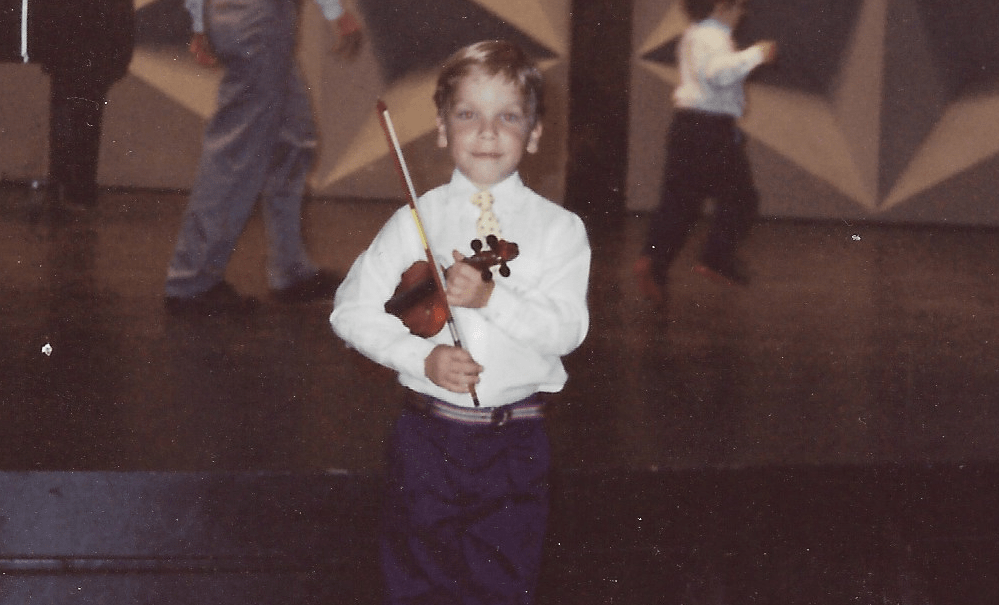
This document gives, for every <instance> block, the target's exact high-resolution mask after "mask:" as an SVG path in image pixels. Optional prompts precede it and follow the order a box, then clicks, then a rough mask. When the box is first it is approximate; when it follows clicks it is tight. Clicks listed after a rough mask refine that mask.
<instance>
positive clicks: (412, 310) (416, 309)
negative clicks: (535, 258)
mask: <svg viewBox="0 0 999 605" xmlns="http://www.w3.org/2000/svg"><path fill="white" fill-rule="evenodd" d="M486 246H488V248H485V249H484V248H483V246H482V241H481V240H478V239H475V240H472V251H473V252H474V253H475V254H474V255H473V256H469V257H466V258H463V259H462V260H461V262H463V263H468V264H469V265H472V266H473V267H475V268H476V269H478V270H479V271H480V272H481V273H482V281H491V280H492V279H493V272H492V267H494V266H496V265H499V274H500V275H502V276H503V277H509V276H510V267H509V266H508V265H507V262H508V261H511V260H513V259H515V258H517V255H518V254H520V249H519V248H518V246H517V244H515V243H513V242H508V241H506V240H504V239H499V238H497V237H496V236H495V235H490V236H487V237H486ZM385 312H386V313H391V314H392V315H395V316H396V317H398V318H399V319H401V320H402V323H403V324H405V326H406V327H407V328H409V331H410V332H412V333H413V334H415V335H417V336H422V337H424V338H427V337H430V336H434V335H436V334H437V333H439V332H440V331H441V330H443V329H444V325H445V324H446V323H447V318H448V308H447V299H446V296H445V295H444V292H443V291H441V290H440V289H439V288H438V287H437V283H436V281H435V280H434V275H433V269H432V267H431V265H430V263H429V262H428V261H425V260H418V261H416V262H415V263H413V264H412V265H410V267H409V268H408V269H406V271H405V272H403V274H402V277H401V279H400V280H399V285H398V287H396V289H395V293H393V294H392V297H391V298H390V299H388V301H386V303H385Z"/></svg>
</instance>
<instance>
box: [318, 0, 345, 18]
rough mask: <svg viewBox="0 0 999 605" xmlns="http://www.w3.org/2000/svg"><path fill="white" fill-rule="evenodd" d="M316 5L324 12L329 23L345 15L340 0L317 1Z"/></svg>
mask: <svg viewBox="0 0 999 605" xmlns="http://www.w3.org/2000/svg"><path fill="white" fill-rule="evenodd" d="M316 4H318V5H319V8H320V9H321V10H322V11H323V16H324V17H326V20H327V21H335V20H337V19H339V18H340V15H342V14H343V12H344V11H343V5H342V4H340V0H316Z"/></svg>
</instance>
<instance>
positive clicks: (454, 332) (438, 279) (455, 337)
mask: <svg viewBox="0 0 999 605" xmlns="http://www.w3.org/2000/svg"><path fill="white" fill-rule="evenodd" d="M378 119H379V120H380V121H381V123H382V129H383V130H384V131H385V136H386V137H387V138H388V140H389V144H390V146H391V147H392V151H393V152H394V156H395V167H396V169H397V170H398V172H399V176H400V177H402V184H403V187H404V188H405V189H406V191H407V192H408V193H409V197H408V198H407V202H408V203H409V211H410V213H411V214H412V215H413V222H414V223H416V230H417V231H418V232H419V234H420V241H421V242H422V243H423V251H424V252H425V253H426V255H427V262H429V263H430V267H431V268H432V269H433V276H434V283H435V284H436V285H437V292H438V293H439V294H440V296H441V298H443V300H444V310H445V314H446V319H447V327H448V330H450V331H451V340H452V341H454V346H456V347H458V348H459V349H464V348H465V347H464V346H463V345H462V344H461V336H460V335H459V333H458V325H457V324H456V323H455V321H454V314H452V313H451V305H449V304H448V302H447V294H446V293H445V290H444V276H443V275H441V269H440V266H439V265H438V264H437V261H435V260H434V253H433V252H432V251H431V250H430V242H429V241H428V240H427V232H426V231H425V230H424V229H423V221H422V220H420V213H419V211H418V210H417V209H416V188H415V187H413V179H412V178H411V177H410V176H409V168H407V167H406V160H405V159H403V157H402V146H401V145H399V137H398V136H396V133H395V127H394V126H393V125H392V117H391V116H390V115H389V111H388V106H387V105H386V104H385V101H382V100H381V99H378ZM468 391H469V393H470V394H471V395H472V403H473V404H475V407H479V397H478V395H477V394H476V393H475V385H474V384H469V385H468Z"/></svg>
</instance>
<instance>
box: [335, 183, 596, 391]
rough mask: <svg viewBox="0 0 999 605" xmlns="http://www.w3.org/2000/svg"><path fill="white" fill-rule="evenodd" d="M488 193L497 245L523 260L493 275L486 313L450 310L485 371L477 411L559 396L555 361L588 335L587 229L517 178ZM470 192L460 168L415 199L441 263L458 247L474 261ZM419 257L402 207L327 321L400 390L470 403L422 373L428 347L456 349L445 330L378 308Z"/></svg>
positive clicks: (562, 376) (560, 371) (356, 268)
mask: <svg viewBox="0 0 999 605" xmlns="http://www.w3.org/2000/svg"><path fill="white" fill-rule="evenodd" d="M490 191H491V192H492V194H493V197H494V202H493V211H494V212H495V213H496V215H497V217H498V219H499V224H500V226H501V228H502V230H503V238H504V239H506V240H508V241H510V242H514V243H516V244H518V246H519V248H520V254H519V256H518V257H517V258H516V259H514V260H513V261H511V262H510V263H509V267H510V271H511V274H510V276H509V277H501V276H496V277H495V278H494V279H495V280H496V286H495V288H494V289H493V292H492V295H491V297H490V299H489V302H488V304H487V305H486V306H485V307H483V308H481V309H471V308H454V309H453V312H454V318H455V322H456V324H457V326H458V328H459V330H460V334H459V336H460V338H461V341H462V344H463V345H464V346H465V349H466V350H468V352H469V353H470V354H471V355H472V358H473V359H475V360H476V361H477V362H478V363H479V364H481V365H482V366H483V367H484V368H485V369H484V370H483V372H482V374H481V375H480V378H481V382H480V383H479V384H478V385H476V392H477V395H478V398H479V401H480V402H481V405H482V406H483V407H496V406H501V405H506V404H508V403H513V402H515V401H519V400H521V399H524V398H525V397H528V396H530V395H532V394H534V393H536V392H557V391H559V390H561V389H562V387H563V385H564V384H565V381H566V378H567V374H566V371H565V368H564V367H563V365H562V360H561V357H562V356H563V355H566V354H568V353H569V352H571V351H572V350H574V349H575V348H576V347H578V346H579V345H580V344H581V343H582V342H583V338H584V337H585V336H586V332H587V330H588V328H589V311H588V310H587V306H586V292H587V287H588V282H589V271H590V245H589V241H588V239H587V235H586V229H585V227H584V226H583V222H582V221H581V220H580V219H579V217H578V216H576V215H575V214H573V213H572V212H570V211H568V210H566V209H564V208H562V207H561V206H559V205H557V204H555V203H553V202H551V201H549V200H546V199H544V198H543V197H541V196H539V195H538V194H537V193H535V192H534V191H532V190H531V189H529V188H528V187H527V186H525V185H524V183H523V182H522V181H521V179H520V176H519V175H518V174H517V173H514V174H513V175H511V176H510V177H508V178H507V179H506V180H504V181H503V182H502V183H499V184H497V185H495V186H494V187H492V188H491V189H490ZM475 192H476V188H475V186H474V185H473V184H472V183H471V182H470V181H469V180H468V179H467V178H465V177H464V175H462V174H461V173H460V172H459V171H457V170H456V171H455V172H454V175H453V176H452V179H451V182H450V183H448V184H447V185H443V186H441V187H438V188H436V189H434V190H432V191H430V192H428V193H427V194H425V195H424V196H422V197H421V198H420V199H419V201H418V202H417V208H418V210H419V213H420V216H421V218H422V219H423V222H424V227H425V229H426V232H427V239H428V240H429V242H430V245H431V250H432V252H433V253H434V257H435V259H436V260H437V262H438V263H439V264H443V265H450V264H451V263H452V262H453V260H452V256H451V251H452V250H455V249H456V250H458V251H459V252H460V253H462V254H464V255H466V256H471V255H472V249H471V240H472V239H474V238H475V236H476V235H475V234H476V230H475V222H476V220H477V219H478V217H479V209H478V208H477V207H475V205H474V204H472V202H471V198H472V195H474V194H475ZM425 258H426V256H425V253H424V249H423V244H422V242H421V241H420V238H419V234H418V231H417V229H416V226H415V222H414V220H413V217H412V214H411V212H410V209H409V207H408V206H406V207H403V208H400V209H399V210H398V211H397V212H396V213H395V214H394V215H393V216H392V217H391V218H390V219H389V220H388V221H387V222H386V224H385V226H384V227H382V229H381V231H380V232H379V233H378V235H377V236H376V237H375V239H374V240H373V241H372V243H371V245H370V247H369V248H368V249H367V250H366V251H365V252H364V253H362V254H361V255H360V256H359V257H358V258H357V260H356V261H355V262H354V265H353V266H352V267H351V269H350V272H349V273H348V274H347V277H346V278H345V280H344V282H343V284H342V285H341V286H340V289H339V290H338V291H337V294H336V298H335V300H334V309H333V313H332V314H331V315H330V323H331V325H332V326H333V330H334V331H335V332H336V334H337V335H338V336H340V337H341V338H342V339H343V340H344V341H345V342H346V343H347V344H348V345H349V346H351V347H353V348H355V349H357V350H359V351H360V352H361V353H362V354H364V355H365V356H367V357H368V358H370V359H372V360H374V361H375V362H377V363H379V364H381V365H383V366H386V367H388V368H391V369H393V370H395V371H396V372H398V375H399V381H400V382H401V383H402V384H403V385H404V386H406V387H408V388H410V389H413V390H415V391H418V392H420V393H424V394H427V395H430V396H432V397H434V398H437V399H440V400H442V401H446V402H448V403H452V404H454V405H462V406H471V405H473V404H472V400H471V397H470V396H469V395H468V394H464V393H454V392H451V391H448V390H445V389H443V388H441V387H439V386H437V385H436V384H434V383H432V382H431V381H430V380H429V379H428V378H427V376H426V374H425V373H424V360H425V359H426V357H427V356H428V355H429V354H430V352H431V351H432V350H433V348H434V347H435V346H436V345H439V344H447V345H450V344H453V343H452V341H451V336H450V332H449V330H448V329H447V327H445V328H444V329H443V330H442V331H441V332H440V333H439V334H437V335H436V336H433V337H431V338H427V339H424V338H421V337H419V336H414V335H413V334H411V333H410V332H409V330H408V329H407V328H406V327H405V326H404V325H403V323H402V322H401V321H400V320H399V319H398V318H397V317H395V316H393V315H390V314H388V313H386V312H385V310H384V305H385V301H386V300H388V299H389V298H390V297H391V295H392V293H393V291H394V290H395V288H396V286H397V285H398V283H399V277H400V276H401V275H402V273H403V271H405V270H406V269H407V268H409V266H410V265H412V264H413V263H414V262H415V261H417V260H422V259H425Z"/></svg>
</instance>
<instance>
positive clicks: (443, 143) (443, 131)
mask: <svg viewBox="0 0 999 605" xmlns="http://www.w3.org/2000/svg"><path fill="white" fill-rule="evenodd" d="M437 146H438V147H440V148H441V149H447V127H446V126H445V125H444V119H443V118H442V117H440V115H438V116H437Z"/></svg>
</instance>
